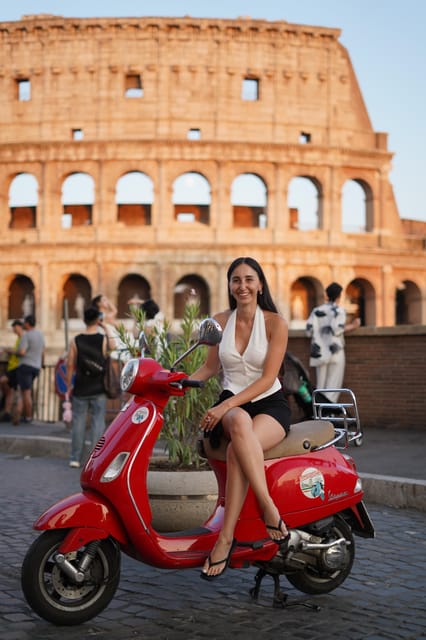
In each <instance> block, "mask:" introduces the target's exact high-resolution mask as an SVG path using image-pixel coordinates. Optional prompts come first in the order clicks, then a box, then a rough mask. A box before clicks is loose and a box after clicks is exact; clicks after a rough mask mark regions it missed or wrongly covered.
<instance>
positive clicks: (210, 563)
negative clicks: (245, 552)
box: [201, 539, 236, 580]
mask: <svg viewBox="0 0 426 640" xmlns="http://www.w3.org/2000/svg"><path fill="white" fill-rule="evenodd" d="M235 545H236V541H235V540H232V541H231V542H230V543H229V542H227V541H225V540H221V539H218V540H217V542H216V544H215V546H214V547H213V549H212V551H211V553H210V554H209V556H208V558H207V559H206V561H205V563H204V566H203V569H202V571H201V577H202V578H203V579H204V580H213V579H214V578H218V577H219V576H221V575H222V574H223V573H225V570H226V568H227V567H228V564H229V560H230V558H231V554H232V552H233V550H234V547H235Z"/></svg>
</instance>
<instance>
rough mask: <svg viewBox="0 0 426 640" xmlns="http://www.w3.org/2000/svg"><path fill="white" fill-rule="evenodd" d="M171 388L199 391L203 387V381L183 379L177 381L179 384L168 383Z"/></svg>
mask: <svg viewBox="0 0 426 640" xmlns="http://www.w3.org/2000/svg"><path fill="white" fill-rule="evenodd" d="M170 386H171V387H177V388H179V387H193V388H195V389H201V388H202V387H204V380H189V378H184V379H183V380H179V382H170Z"/></svg>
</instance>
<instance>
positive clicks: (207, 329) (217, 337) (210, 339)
mask: <svg viewBox="0 0 426 640" xmlns="http://www.w3.org/2000/svg"><path fill="white" fill-rule="evenodd" d="M221 340H222V327H221V326H220V324H219V323H218V322H217V321H216V320H214V319H213V318H205V319H204V320H202V321H201V323H200V327H199V329H198V340H197V342H195V343H194V344H193V345H192V346H191V347H189V349H187V351H185V353H183V354H182V355H181V356H180V357H179V358H178V359H177V360H175V361H174V363H173V364H172V366H171V368H170V369H171V371H174V370H175V369H176V367H177V365H178V364H179V363H180V362H182V360H183V359H184V358H186V356H187V355H189V354H190V353H191V351H194V349H196V348H197V347H198V346H199V345H200V344H205V345H207V346H209V347H212V346H213V345H215V344H219V342H220V341H221Z"/></svg>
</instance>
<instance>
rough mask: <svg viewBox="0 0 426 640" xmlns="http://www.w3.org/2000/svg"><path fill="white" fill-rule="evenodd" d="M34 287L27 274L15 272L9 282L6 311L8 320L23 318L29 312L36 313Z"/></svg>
mask: <svg viewBox="0 0 426 640" xmlns="http://www.w3.org/2000/svg"><path fill="white" fill-rule="evenodd" d="M34 291H35V287H34V283H33V281H32V280H31V278H29V277H28V276H25V275H23V274H17V275H16V276H14V277H13V279H12V280H11V282H10V284H9V292H8V311H7V317H8V319H9V320H17V319H19V318H24V317H25V316H27V315H29V314H33V315H36V306H35V295H34Z"/></svg>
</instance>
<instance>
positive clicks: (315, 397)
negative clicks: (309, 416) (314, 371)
mask: <svg viewBox="0 0 426 640" xmlns="http://www.w3.org/2000/svg"><path fill="white" fill-rule="evenodd" d="M330 392H331V393H333V392H334V393H339V398H340V399H341V401H340V402H324V401H323V399H322V400H321V399H320V398H321V396H324V395H327V393H330ZM312 409H313V417H314V420H329V421H330V422H331V423H332V424H333V425H334V427H335V430H336V432H337V433H339V434H340V437H339V440H343V441H344V445H343V446H342V445H341V446H340V447H339V446H338V445H336V446H337V448H338V449H346V448H347V447H348V446H349V444H350V443H351V442H353V443H354V445H355V446H356V447H360V446H361V445H362V441H363V433H362V428H361V423H360V420H359V413H358V406H357V403H356V398H355V395H354V393H353V391H352V390H351V389H314V391H313V392H312Z"/></svg>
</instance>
